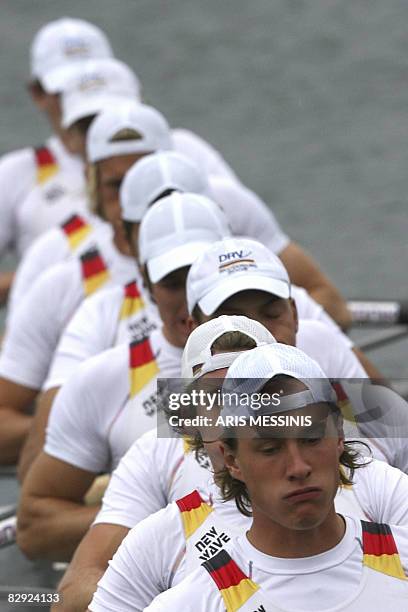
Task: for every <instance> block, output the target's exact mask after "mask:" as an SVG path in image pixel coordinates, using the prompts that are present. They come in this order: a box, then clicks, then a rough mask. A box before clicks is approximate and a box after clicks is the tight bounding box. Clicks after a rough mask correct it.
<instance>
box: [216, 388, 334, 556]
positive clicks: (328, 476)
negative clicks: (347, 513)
mask: <svg viewBox="0 0 408 612" xmlns="http://www.w3.org/2000/svg"><path fill="white" fill-rule="evenodd" d="M292 380H293V379H292ZM304 388H305V387H304V385H303V384H302V383H300V382H299V381H294V380H293V387H292V392H293V391H297V390H301V389H304ZM285 391H286V390H285ZM286 394H287V392H286ZM325 408H326V407H325V405H322V404H320V405H314V406H313V407H311V408H310V407H308V408H307V409H301V411H296V413H300V412H302V413H305V414H311V415H312V417H313V418H315V419H320V418H322V415H324V411H325V410H324V409H325ZM306 410H307V412H306ZM294 413H295V412H294ZM328 428H329V429H331V434H330V435H329V436H322V435H321V434H316V437H313V438H298V437H290V438H275V439H268V438H260V437H255V431H254V430H250V429H249V427H248V428H246V429H247V431H246V433H247V436H248V437H243V436H240V437H239V439H238V443H237V448H236V449H235V450H232V449H231V448H230V447H229V446H228V445H227V444H225V443H222V451H223V454H224V460H225V465H226V466H227V468H228V470H229V472H230V474H231V476H232V477H233V478H235V479H237V480H241V481H242V482H244V483H245V484H246V487H247V490H248V493H249V496H250V499H251V504H252V512H253V524H252V526H251V529H250V530H249V532H248V533H247V537H248V540H249V541H250V542H251V544H252V545H253V546H254V547H255V548H257V549H258V550H260V551H261V552H263V553H265V554H268V555H272V556H276V557H284V558H299V557H307V556H312V555H317V554H320V553H322V552H325V551H327V550H330V549H331V548H333V547H334V546H336V545H337V544H338V543H339V542H340V540H341V539H342V537H343V535H344V531H345V524H344V521H343V519H342V518H341V517H340V516H339V515H337V514H336V511H335V508H334V497H335V495H336V491H337V488H338V486H339V459H340V456H341V454H342V452H343V450H344V444H343V438H342V437H339V436H338V435H337V433H336V429H335V426H334V423H333V421H332V420H331V418H330V417H329V419H328ZM308 487H311V488H313V492H312V493H309V495H307V494H306V496H305V495H303V497H302V495H301V494H300V492H301V491H304V490H305V489H306V488H308ZM295 492H298V494H297V495H295V496H292V497H288V496H290V495H293V494H294V493H295Z"/></svg>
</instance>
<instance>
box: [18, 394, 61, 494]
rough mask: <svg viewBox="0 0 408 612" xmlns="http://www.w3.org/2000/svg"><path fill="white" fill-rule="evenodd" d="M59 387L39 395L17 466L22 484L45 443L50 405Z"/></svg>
mask: <svg viewBox="0 0 408 612" xmlns="http://www.w3.org/2000/svg"><path fill="white" fill-rule="evenodd" d="M58 390H59V387H55V388H54V389H49V390H48V391H46V392H45V393H41V395H40V396H39V398H38V400H37V408H36V411H35V415H34V418H33V419H32V424H31V428H30V431H29V432H28V436H27V439H26V441H25V444H24V446H23V449H22V451H21V455H20V461H19V464H18V478H19V480H20V482H21V483H22V482H23V480H24V478H25V476H26V474H27V472H28V470H29V469H30V466H31V464H32V463H33V461H34V459H35V458H36V457H37V455H38V454H39V453H40V452H41V449H42V448H43V446H44V442H45V429H46V427H47V423H48V417H49V414H50V412H51V407H52V403H53V401H54V398H55V396H56V395H57V393H58Z"/></svg>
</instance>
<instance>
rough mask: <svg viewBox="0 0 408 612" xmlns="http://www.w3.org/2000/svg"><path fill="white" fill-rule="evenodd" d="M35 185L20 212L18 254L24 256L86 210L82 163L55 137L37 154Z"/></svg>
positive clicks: (18, 219) (39, 148)
mask: <svg viewBox="0 0 408 612" xmlns="http://www.w3.org/2000/svg"><path fill="white" fill-rule="evenodd" d="M34 160H35V163H36V166H37V168H36V184H35V185H34V186H33V188H32V189H31V190H30V192H29V193H28V194H27V196H26V198H25V199H24V201H23V202H22V203H21V205H20V206H19V208H18V211H17V215H16V223H17V227H18V233H17V237H16V242H17V250H18V252H19V254H20V255H21V254H22V253H24V251H25V250H26V249H27V248H28V247H29V246H30V244H31V243H32V242H33V241H34V240H35V239H36V238H37V237H38V236H40V235H41V234H42V233H43V232H45V231H46V230H48V229H49V228H51V227H54V226H55V225H58V224H59V223H62V222H63V221H64V220H65V219H66V218H67V217H68V216H69V215H70V214H72V213H74V212H76V213H80V212H81V211H86V210H87V198H86V184H85V177H84V166H83V162H82V160H81V159H80V158H79V157H78V156H75V155H71V154H70V153H69V152H68V151H67V150H66V149H65V148H64V147H63V145H62V143H61V141H60V140H58V138H55V137H52V138H50V140H49V141H48V142H47V144H46V145H45V146H43V147H38V148H37V149H35V150H34Z"/></svg>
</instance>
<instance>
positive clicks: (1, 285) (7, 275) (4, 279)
mask: <svg viewBox="0 0 408 612" xmlns="http://www.w3.org/2000/svg"><path fill="white" fill-rule="evenodd" d="M13 279H14V272H13V271H10V272H2V273H1V274H0V306H4V304H6V302H7V298H8V295H9V293H10V289H11V285H12V283H13Z"/></svg>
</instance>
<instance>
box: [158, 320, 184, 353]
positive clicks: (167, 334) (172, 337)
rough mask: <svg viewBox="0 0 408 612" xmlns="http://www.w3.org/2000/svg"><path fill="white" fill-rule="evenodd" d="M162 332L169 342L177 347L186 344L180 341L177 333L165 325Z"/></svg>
mask: <svg viewBox="0 0 408 612" xmlns="http://www.w3.org/2000/svg"><path fill="white" fill-rule="evenodd" d="M162 334H163V336H164V337H165V338H166V340H167V342H168V343H169V344H171V345H172V346H175V347H176V348H180V349H182V348H184V344H181V343H180V340H179V339H178V338H177V335H176V334H174V333H173V332H172V330H171V329H169V328H168V327H166V325H163V327H162Z"/></svg>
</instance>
